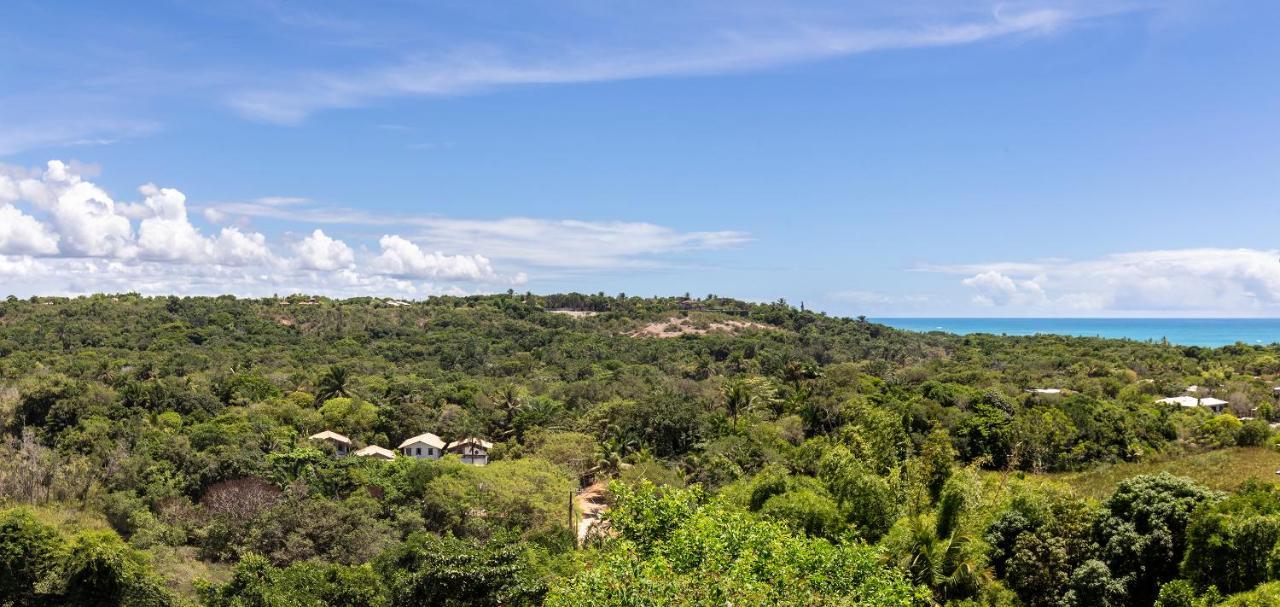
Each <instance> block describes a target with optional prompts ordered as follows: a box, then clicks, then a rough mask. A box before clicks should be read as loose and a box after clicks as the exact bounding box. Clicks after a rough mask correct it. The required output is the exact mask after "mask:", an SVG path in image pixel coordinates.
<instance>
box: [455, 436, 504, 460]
mask: <svg viewBox="0 0 1280 607" xmlns="http://www.w3.org/2000/svg"><path fill="white" fill-rule="evenodd" d="M492 448H493V443H491V442H489V441H487V440H484V439H482V438H476V437H474V436H468V437H467V438H464V439H462V440H456V441H453V442H452V443H449V445H448V447H447V449H448V450H449V453H456V454H458V455H459V456H461V457H462V463H464V464H472V465H476V466H483V465H485V464H487V463H489V450H490V449H492Z"/></svg>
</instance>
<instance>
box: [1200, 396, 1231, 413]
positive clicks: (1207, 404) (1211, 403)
mask: <svg viewBox="0 0 1280 607" xmlns="http://www.w3.org/2000/svg"><path fill="white" fill-rule="evenodd" d="M1229 404H1231V403H1229V402H1227V401H1225V400H1221V399H1217V398H1202V399H1200V406H1201V407H1204V408H1206V409H1209V410H1210V411H1213V412H1214V413H1222V410H1223V409H1226V408H1227V405H1229Z"/></svg>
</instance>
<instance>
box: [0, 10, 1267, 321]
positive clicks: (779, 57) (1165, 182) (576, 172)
mask: <svg viewBox="0 0 1280 607" xmlns="http://www.w3.org/2000/svg"><path fill="white" fill-rule="evenodd" d="M890 5H891V6H890ZM656 6H657V5H655V4H653V3H642V2H570V1H566V2H511V3H475V2H416V1H410V0H403V1H398V2H334V1H325V2H298V3H290V2H275V1H269V0H229V1H227V2H217V3H205V2H189V1H174V2H143V1H138V2H129V3H98V5H96V6H85V5H84V3H72V2H58V1H50V0H44V1H39V2H36V1H30V2H28V1H25V0H16V1H13V2H8V3H6V6H5V8H4V9H3V11H4V14H5V18H4V19H0V284H3V285H5V286H4V288H3V289H0V291H6V292H9V293H13V294H17V295H20V296H26V295H31V294H44V293H50V294H51V293H57V294H70V293H83V292H94V291H104V290H105V291H128V290H137V291H142V292H145V293H170V292H176V293H192V294H209V293H221V292H233V293H237V294H243V295H263V294H267V295H269V294H272V293H288V292H296V291H302V292H319V293H327V294H332V295H339V296H341V295H360V294H374V295H386V296H396V297H407V298H421V297H426V296H428V295H431V294H437V293H470V292H489V291H505V290H506V289H508V288H514V289H516V290H521V291H523V290H532V291H535V292H552V291H564V290H579V291H591V292H594V291H605V292H608V293H616V292H619V291H624V292H627V293H630V294H641V295H649V294H678V293H685V292H691V293H694V294H706V293H717V294H723V295H733V296H736V297H741V298H746V299H754V300H773V299H777V298H779V297H785V298H786V299H788V300H789V301H792V302H800V301H804V302H805V303H806V305H808V306H809V307H812V308H817V309H822V310H827V311H829V312H832V313H837V314H867V315H870V316H930V315H959V316H969V315H974V316H1023V315H1051V316H1151V315H1156V316H1164V315H1169V316H1275V315H1280V250H1277V249H1278V248H1280V245H1277V244H1276V236H1275V234H1276V233H1277V227H1280V221H1278V220H1277V218H1276V213H1275V209H1276V208H1277V203H1280V200H1278V199H1277V198H1278V195H1280V72H1278V71H1277V70H1276V58H1277V57H1280V38H1277V37H1276V36H1275V35H1274V34H1275V31H1276V30H1277V27H1280V6H1276V5H1273V4H1272V3H1259V2H1208V1H1206V2H1162V3H1140V2H1133V3H1130V2H1036V1H1028V2H999V3H993V2H966V1H949V2H910V1H908V2H898V3H883V2H857V3H850V2H840V3H819V2H813V3H805V4H804V5H803V7H797V6H794V5H793V6H784V5H782V4H781V3H756V2H749V1H745V2H744V1H737V2H718V3H699V2H690V3H675V4H672V5H664V6H661V8H660V9H658V8H655V7H656ZM51 163H52V164H51Z"/></svg>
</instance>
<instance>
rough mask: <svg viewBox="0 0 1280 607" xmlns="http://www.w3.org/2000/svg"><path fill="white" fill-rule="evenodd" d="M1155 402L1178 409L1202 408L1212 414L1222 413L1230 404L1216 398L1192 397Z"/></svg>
mask: <svg viewBox="0 0 1280 607" xmlns="http://www.w3.org/2000/svg"><path fill="white" fill-rule="evenodd" d="M1156 402H1157V403H1161V404H1165V405H1178V406H1179V407H1204V408H1206V409H1208V410H1210V411H1213V412H1214V413H1222V411H1223V410H1224V409H1226V407H1227V405H1229V404H1231V403H1229V402H1227V401H1225V400H1221V399H1217V398H1196V397H1194V396H1171V397H1169V398H1162V399H1160V400H1158V401H1156Z"/></svg>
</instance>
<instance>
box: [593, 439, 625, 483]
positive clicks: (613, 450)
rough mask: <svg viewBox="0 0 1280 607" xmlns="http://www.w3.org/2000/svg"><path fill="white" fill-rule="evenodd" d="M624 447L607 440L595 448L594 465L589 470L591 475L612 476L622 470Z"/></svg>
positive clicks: (614, 441)
mask: <svg viewBox="0 0 1280 607" xmlns="http://www.w3.org/2000/svg"><path fill="white" fill-rule="evenodd" d="M624 457H626V453H625V447H624V446H623V445H622V443H621V442H619V441H616V440H614V439H609V440H606V441H604V442H603V443H600V444H599V445H597V446H596V465H595V466H593V467H592V468H591V470H589V472H590V473H591V474H593V475H603V476H613V475H616V474H617V473H618V472H620V471H621V470H622V466H623V458H624Z"/></svg>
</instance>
